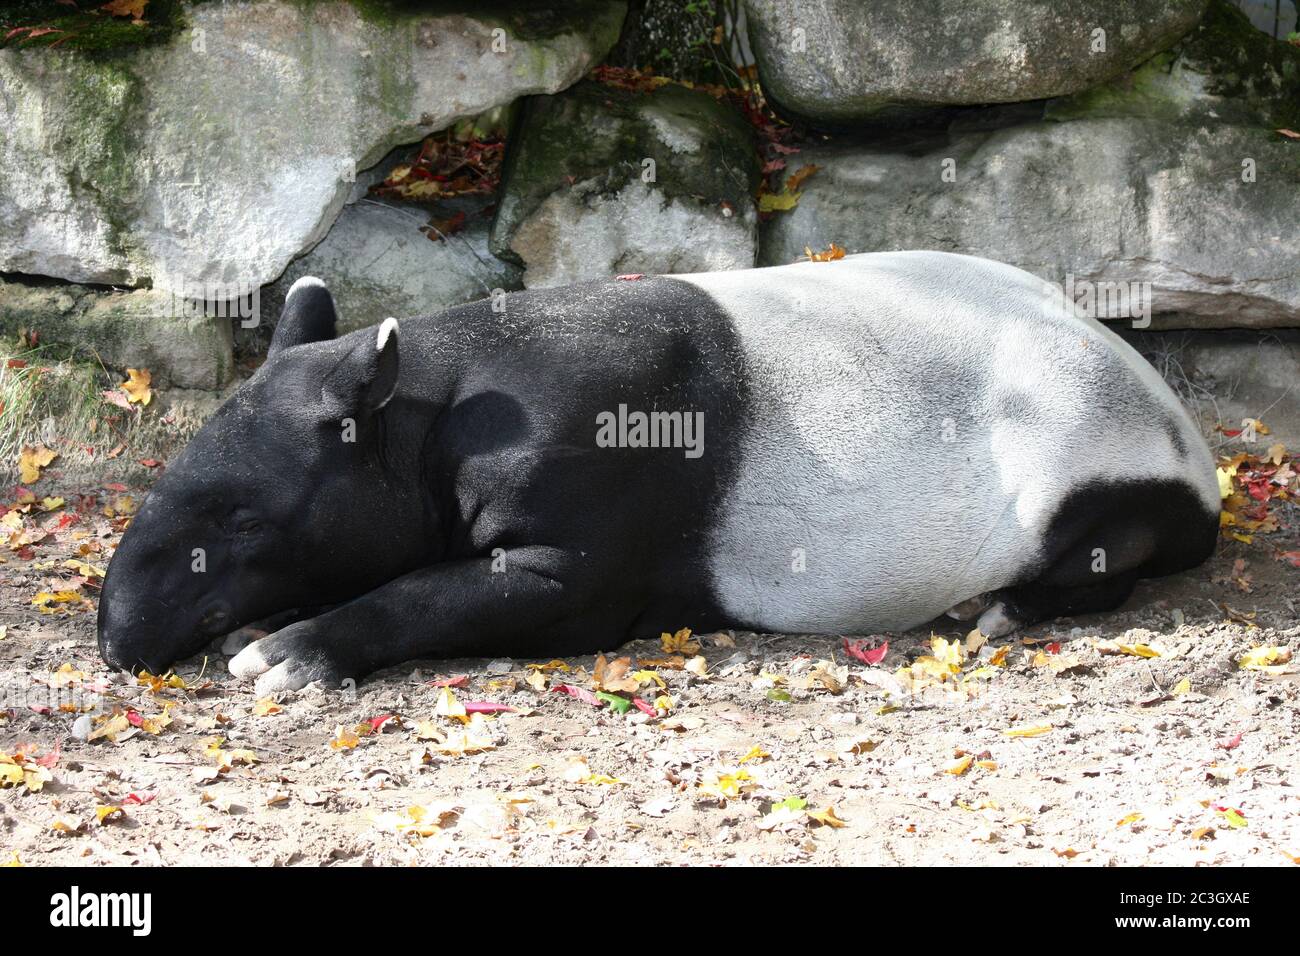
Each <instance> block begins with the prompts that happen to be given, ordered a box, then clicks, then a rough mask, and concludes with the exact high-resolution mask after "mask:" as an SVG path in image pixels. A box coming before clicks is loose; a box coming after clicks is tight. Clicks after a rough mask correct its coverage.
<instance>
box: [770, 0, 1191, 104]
mask: <svg viewBox="0 0 1300 956" xmlns="http://www.w3.org/2000/svg"><path fill="white" fill-rule="evenodd" d="M1205 5H1206V0H1074V2H1070V3H1043V2H1041V0H984V2H980V3H973V2H971V0H934V2H931V3H916V2H915V0H870V2H867V0H805V2H801V3H791V2H789V0H746V13H747V19H748V23H749V41H750V46H751V47H752V49H753V51H754V56H755V58H756V60H757V62H758V67H759V75H760V77H761V79H762V83H763V89H764V92H765V93H766V94H767V95H768V98H769V99H770V100H771V101H772V102H773V103H774V104H776V105H777V106H779V107H780V108H781V109H783V110H785V111H788V112H789V113H791V114H794V115H795V116H798V117H802V118H804V119H807V120H809V121H812V122H814V123H822V124H829V125H843V124H851V123H854V122H857V121H860V120H864V119H867V118H869V117H872V116H875V115H877V114H879V113H881V111H882V110H886V109H888V108H896V107H916V106H935V105H945V106H951V105H967V104H981V103H1010V102H1017V101H1022V100H1035V99H1042V98H1045V97H1051V96H1062V95H1064V94H1068V93H1074V92H1077V91H1079V90H1082V89H1086V88H1087V87H1090V86H1092V85H1094V84H1096V83H1099V82H1102V81H1104V80H1107V79H1110V78H1111V77H1114V76H1116V75H1118V74H1120V73H1122V72H1124V71H1125V70H1128V69H1131V68H1132V67H1134V66H1136V65H1137V64H1139V63H1141V62H1142V61H1143V60H1145V59H1146V58H1147V57H1149V56H1151V55H1152V54H1153V53H1156V52H1158V51H1160V50H1163V49H1165V48H1166V47H1168V46H1170V45H1172V44H1173V43H1174V42H1175V41H1176V40H1178V38H1179V37H1181V36H1182V35H1183V34H1185V33H1186V32H1187V31H1188V30H1190V29H1191V28H1192V27H1193V26H1194V25H1195V24H1196V21H1197V19H1198V18H1199V17H1200V15H1201V13H1202V12H1203V11H1204V9H1205ZM1097 30H1102V31H1104V48H1101V44H1100V40H1101V36H1100V35H1099V34H1097V33H1096V32H1095V31H1097Z"/></svg>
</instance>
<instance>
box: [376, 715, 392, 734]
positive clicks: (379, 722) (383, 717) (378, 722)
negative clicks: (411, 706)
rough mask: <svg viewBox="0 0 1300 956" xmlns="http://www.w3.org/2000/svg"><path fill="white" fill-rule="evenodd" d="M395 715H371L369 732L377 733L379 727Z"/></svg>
mask: <svg viewBox="0 0 1300 956" xmlns="http://www.w3.org/2000/svg"><path fill="white" fill-rule="evenodd" d="M396 716H397V715H396V714H380V715H379V716H378V717H371V718H370V732H371V733H375V734H377V733H379V728H381V727H383V726H384V724H386V723H388V722H389V721H390V720H392V719H393V718H394V717H396Z"/></svg>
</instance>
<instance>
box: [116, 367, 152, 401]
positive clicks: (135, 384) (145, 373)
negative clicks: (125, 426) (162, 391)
mask: <svg viewBox="0 0 1300 956" xmlns="http://www.w3.org/2000/svg"><path fill="white" fill-rule="evenodd" d="M126 375H127V378H126V381H125V382H123V383H122V391H124V392H126V400H127V401H128V402H130V403H131V404H133V405H148V404H149V403H150V402H151V401H153V390H152V389H151V388H150V385H151V383H152V382H153V376H152V375H151V374H149V370H148V369H142V368H129V369H127V370H126Z"/></svg>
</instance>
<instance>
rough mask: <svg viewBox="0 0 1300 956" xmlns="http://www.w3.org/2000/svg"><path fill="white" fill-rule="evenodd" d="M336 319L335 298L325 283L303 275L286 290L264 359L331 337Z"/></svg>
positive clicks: (332, 336)
mask: <svg viewBox="0 0 1300 956" xmlns="http://www.w3.org/2000/svg"><path fill="white" fill-rule="evenodd" d="M337 318H338V316H337V314H336V313H335V311H334V297H333V296H332V295H330V290H329V289H327V288H325V283H324V282H321V281H320V279H317V278H316V277H315V276H303V277H302V278H301V279H299V280H298V281H297V282H295V283H294V284H293V285H292V286H290V287H289V294H288V295H287V296H285V297H284V309H283V310H282V311H281V312H280V321H279V323H278V324H277V325H276V327H275V335H273V336H272V337H271V348H270V349H269V350H268V351H267V353H266V357H267V358H270V357H271V356H273V355H275V354H276V353H278V352H283V351H284V350H285V349H287V348H292V347H293V346H295V345H303V344H305V343H307V342H320V341H323V340H325V339H332V338H334V325H335V322H336V320H337Z"/></svg>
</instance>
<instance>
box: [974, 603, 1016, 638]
mask: <svg viewBox="0 0 1300 956" xmlns="http://www.w3.org/2000/svg"><path fill="white" fill-rule="evenodd" d="M976 626H977V627H978V628H979V629H980V633H981V634H983V635H984V636H985V637H1006V636H1007V635H1008V634H1010V633H1011V632H1012V631H1014V630H1015V629H1016V628H1018V627H1019V626H1020V622H1019V621H1018V620H1016V619H1015V618H1014V617H1013V616H1012V615H1011V612H1010V611H1009V610H1008V609H1007V606H1006V605H1005V604H1003V603H1002V602H1001V601H999V602H998V603H997V604H994V605H993V606H992V607H991V608H989V609H988V610H987V611H985V612H984V613H983V614H981V615H980V620H979V624H977V625H976Z"/></svg>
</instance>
